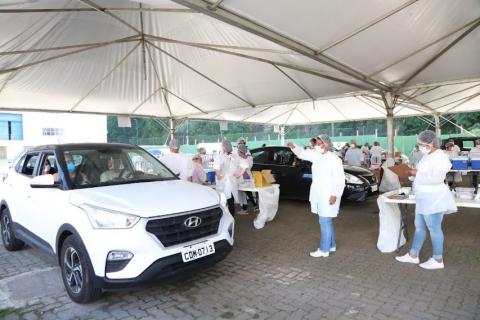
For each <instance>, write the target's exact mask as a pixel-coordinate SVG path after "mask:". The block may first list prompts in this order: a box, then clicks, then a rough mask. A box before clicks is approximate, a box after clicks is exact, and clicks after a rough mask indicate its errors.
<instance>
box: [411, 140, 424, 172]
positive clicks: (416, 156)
mask: <svg viewBox="0 0 480 320" xmlns="http://www.w3.org/2000/svg"><path fill="white" fill-rule="evenodd" d="M422 158H423V153H422V152H420V149H419V148H418V144H416V145H415V149H413V151H412V154H411V156H410V159H409V161H410V166H411V167H412V168H416V167H417V166H418V164H419V163H420V160H422Z"/></svg>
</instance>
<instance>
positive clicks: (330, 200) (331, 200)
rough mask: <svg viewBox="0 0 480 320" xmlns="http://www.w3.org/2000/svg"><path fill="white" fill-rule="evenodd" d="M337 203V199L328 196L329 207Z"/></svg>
mask: <svg viewBox="0 0 480 320" xmlns="http://www.w3.org/2000/svg"><path fill="white" fill-rule="evenodd" d="M335 202H337V197H336V196H330V199H329V200H328V203H330V205H331V206H333V205H334V204H335Z"/></svg>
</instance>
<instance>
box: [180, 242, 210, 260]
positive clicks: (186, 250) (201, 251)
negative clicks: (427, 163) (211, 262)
mask: <svg viewBox="0 0 480 320" xmlns="http://www.w3.org/2000/svg"><path fill="white" fill-rule="evenodd" d="M214 253H215V245H214V244H213V241H205V242H201V243H196V244H192V245H191V246H186V247H183V248H182V259H183V262H189V261H193V260H197V259H200V258H203V257H205V256H209V255H211V254H214Z"/></svg>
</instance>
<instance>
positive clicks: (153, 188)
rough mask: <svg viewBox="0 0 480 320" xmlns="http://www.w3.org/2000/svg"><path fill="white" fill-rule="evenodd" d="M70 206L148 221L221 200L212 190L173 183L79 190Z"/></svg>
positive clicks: (136, 184) (173, 181)
mask: <svg viewBox="0 0 480 320" xmlns="http://www.w3.org/2000/svg"><path fill="white" fill-rule="evenodd" d="M70 202H71V203H72V204H73V205H76V206H81V205H83V204H89V205H93V206H96V207H100V208H104V209H110V210H114V211H120V212H125V213H130V214H134V215H137V216H140V217H144V218H148V217H155V216H162V215H167V214H172V213H179V212H187V211H192V210H198V209H203V208H207V207H212V206H216V205H219V203H220V197H219V196H218V194H217V192H216V191H215V190H213V189H211V188H210V187H207V186H201V185H198V184H194V183H191V182H186V181H182V180H170V181H155V182H142V183H130V184H122V185H115V186H104V187H95V188H86V189H76V190H72V191H71V195H70Z"/></svg>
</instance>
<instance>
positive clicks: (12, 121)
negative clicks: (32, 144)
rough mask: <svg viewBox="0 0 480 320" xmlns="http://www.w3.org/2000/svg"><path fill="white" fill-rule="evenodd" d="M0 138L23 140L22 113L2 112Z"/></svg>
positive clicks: (0, 115) (0, 114)
mask: <svg viewBox="0 0 480 320" xmlns="http://www.w3.org/2000/svg"><path fill="white" fill-rule="evenodd" d="M0 140H23V119H22V115H21V114H11V113H0Z"/></svg>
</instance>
